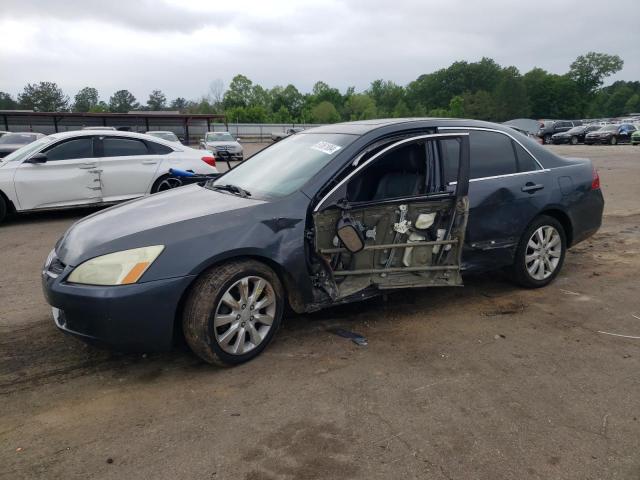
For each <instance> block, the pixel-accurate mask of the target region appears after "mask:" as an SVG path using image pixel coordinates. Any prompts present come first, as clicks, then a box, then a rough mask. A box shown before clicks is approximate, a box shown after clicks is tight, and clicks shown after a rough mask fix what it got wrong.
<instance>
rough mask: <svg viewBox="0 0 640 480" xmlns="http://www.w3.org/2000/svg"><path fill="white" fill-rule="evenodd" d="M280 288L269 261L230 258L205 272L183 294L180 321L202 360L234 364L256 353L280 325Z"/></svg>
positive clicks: (282, 303) (187, 338)
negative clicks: (187, 294)
mask: <svg viewBox="0 0 640 480" xmlns="http://www.w3.org/2000/svg"><path fill="white" fill-rule="evenodd" d="M284 298H285V297H284V290H283V288H282V284H281V283H280V280H279V278H278V276H277V275H276V274H275V273H274V271H273V270H271V269H270V268H269V267H268V266H266V265H264V264H263V263H260V262H257V261H254V260H245V261H233V262H230V263H227V264H224V265H220V266H217V267H213V268H212V269H210V270H208V271H207V272H205V273H203V274H202V275H201V276H200V277H199V278H198V279H197V280H196V282H195V284H194V285H193V287H192V289H191V292H190V294H189V296H188V298H187V301H186V304H185V308H184V313H183V321H182V327H183V331H184V336H185V339H186V341H187V343H188V344H189V346H190V347H191V349H192V350H193V352H194V353H195V354H196V355H198V356H199V357H200V358H201V359H203V360H204V361H205V362H209V363H213V364H218V365H235V364H239V363H243V362H246V361H248V360H251V359H252V358H254V357H256V356H257V355H259V354H260V353H261V352H262V351H263V350H264V349H265V347H266V346H267V345H268V344H269V342H270V341H271V339H272V338H273V336H274V335H275V332H276V330H277V329H278V327H279V326H280V322H281V320H282V314H283V311H284Z"/></svg>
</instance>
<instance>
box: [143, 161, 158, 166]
mask: <svg viewBox="0 0 640 480" xmlns="http://www.w3.org/2000/svg"><path fill="white" fill-rule="evenodd" d="M156 163H158V161H157V160H143V161H142V164H143V165H155V164H156Z"/></svg>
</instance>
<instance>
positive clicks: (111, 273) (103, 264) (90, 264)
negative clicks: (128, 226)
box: [67, 245, 164, 285]
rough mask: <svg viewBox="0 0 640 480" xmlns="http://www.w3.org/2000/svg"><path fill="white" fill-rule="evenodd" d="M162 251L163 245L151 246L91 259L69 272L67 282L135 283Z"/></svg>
mask: <svg viewBox="0 0 640 480" xmlns="http://www.w3.org/2000/svg"><path fill="white" fill-rule="evenodd" d="M162 250H164V245H153V246H151V247H142V248H134V249H132V250H123V251H121V252H115V253H109V254H108V255H103V256H101V257H96V258H92V259H91V260H87V261H86V262H84V263H82V264H80V266H78V267H77V268H76V269H75V270H74V271H73V272H71V275H69V278H68V279H67V281H69V282H71V283H83V284H86V285H128V284H131V283H136V282H137V281H138V280H139V279H140V277H142V275H143V274H144V272H146V271H147V269H148V268H149V267H150V266H151V264H152V263H153V262H154V261H155V259H156V258H158V255H160V253H162Z"/></svg>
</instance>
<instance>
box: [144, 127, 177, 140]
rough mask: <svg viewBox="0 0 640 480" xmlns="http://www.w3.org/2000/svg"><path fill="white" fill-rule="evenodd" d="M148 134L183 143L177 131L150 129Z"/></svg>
mask: <svg viewBox="0 0 640 480" xmlns="http://www.w3.org/2000/svg"><path fill="white" fill-rule="evenodd" d="M147 135H151V136H152V137H157V138H161V139H163V140H166V141H167V142H174V143H182V142H180V139H179V138H178V136H177V135H176V134H175V133H173V132H170V131H168V130H153V131H151V130H150V131H148V132H147Z"/></svg>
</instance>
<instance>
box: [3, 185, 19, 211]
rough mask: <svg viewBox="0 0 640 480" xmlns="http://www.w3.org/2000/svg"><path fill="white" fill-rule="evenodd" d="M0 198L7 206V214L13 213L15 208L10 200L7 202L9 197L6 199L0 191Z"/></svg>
mask: <svg viewBox="0 0 640 480" xmlns="http://www.w3.org/2000/svg"><path fill="white" fill-rule="evenodd" d="M0 197H2V199H3V200H4V203H5V204H6V205H7V213H15V211H16V206H15V205H14V204H13V202H12V201H11V200H9V197H7V195H6V194H5V193H4V192H3V191H2V190H0Z"/></svg>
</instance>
